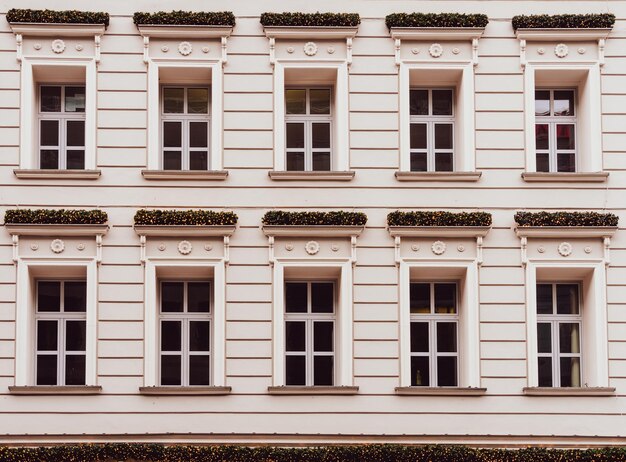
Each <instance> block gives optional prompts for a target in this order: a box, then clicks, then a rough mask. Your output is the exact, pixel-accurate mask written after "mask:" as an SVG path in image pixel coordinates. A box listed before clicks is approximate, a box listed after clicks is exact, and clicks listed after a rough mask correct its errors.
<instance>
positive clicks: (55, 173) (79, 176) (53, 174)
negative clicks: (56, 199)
mask: <svg viewBox="0 0 626 462" xmlns="http://www.w3.org/2000/svg"><path fill="white" fill-rule="evenodd" d="M13 174H14V175H15V176H16V177H17V178H20V179H26V180H97V179H98V178H100V175H102V171H100V170H48V169H15V170H13Z"/></svg>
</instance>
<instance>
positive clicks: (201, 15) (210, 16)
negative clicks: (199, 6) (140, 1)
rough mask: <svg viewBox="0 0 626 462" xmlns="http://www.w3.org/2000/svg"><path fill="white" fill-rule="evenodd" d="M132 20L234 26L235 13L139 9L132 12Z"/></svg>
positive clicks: (179, 24) (187, 24)
mask: <svg viewBox="0 0 626 462" xmlns="http://www.w3.org/2000/svg"><path fill="white" fill-rule="evenodd" d="M133 22H134V23H135V24H137V25H151V24H160V25H172V26H234V25H235V15H234V14H233V13H232V12H230V11H209V12H207V11H169V12H168V11H159V12H157V13H144V12H140V11H139V12H137V13H135V14H133Z"/></svg>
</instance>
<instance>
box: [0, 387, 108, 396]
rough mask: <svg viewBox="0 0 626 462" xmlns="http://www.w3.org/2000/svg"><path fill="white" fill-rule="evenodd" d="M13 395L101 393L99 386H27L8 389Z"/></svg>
mask: <svg viewBox="0 0 626 462" xmlns="http://www.w3.org/2000/svg"><path fill="white" fill-rule="evenodd" d="M9 392H10V393H11V394H13V395H97V394H99V393H100V392H102V387H101V386H99V385H65V386H57V385H27V386H12V387H9Z"/></svg>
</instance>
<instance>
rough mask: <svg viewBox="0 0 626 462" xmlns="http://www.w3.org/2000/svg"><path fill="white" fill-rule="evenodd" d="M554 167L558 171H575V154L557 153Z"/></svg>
mask: <svg viewBox="0 0 626 462" xmlns="http://www.w3.org/2000/svg"><path fill="white" fill-rule="evenodd" d="M556 169H557V171H558V172H575V171H576V154H574V153H573V152H572V153H558V154H557V156H556Z"/></svg>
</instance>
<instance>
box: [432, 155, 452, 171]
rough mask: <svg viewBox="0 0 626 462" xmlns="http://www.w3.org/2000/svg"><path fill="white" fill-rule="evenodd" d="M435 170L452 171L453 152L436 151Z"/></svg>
mask: <svg viewBox="0 0 626 462" xmlns="http://www.w3.org/2000/svg"><path fill="white" fill-rule="evenodd" d="M435 171H436V172H451V171H452V153H451V152H436V153H435Z"/></svg>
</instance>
